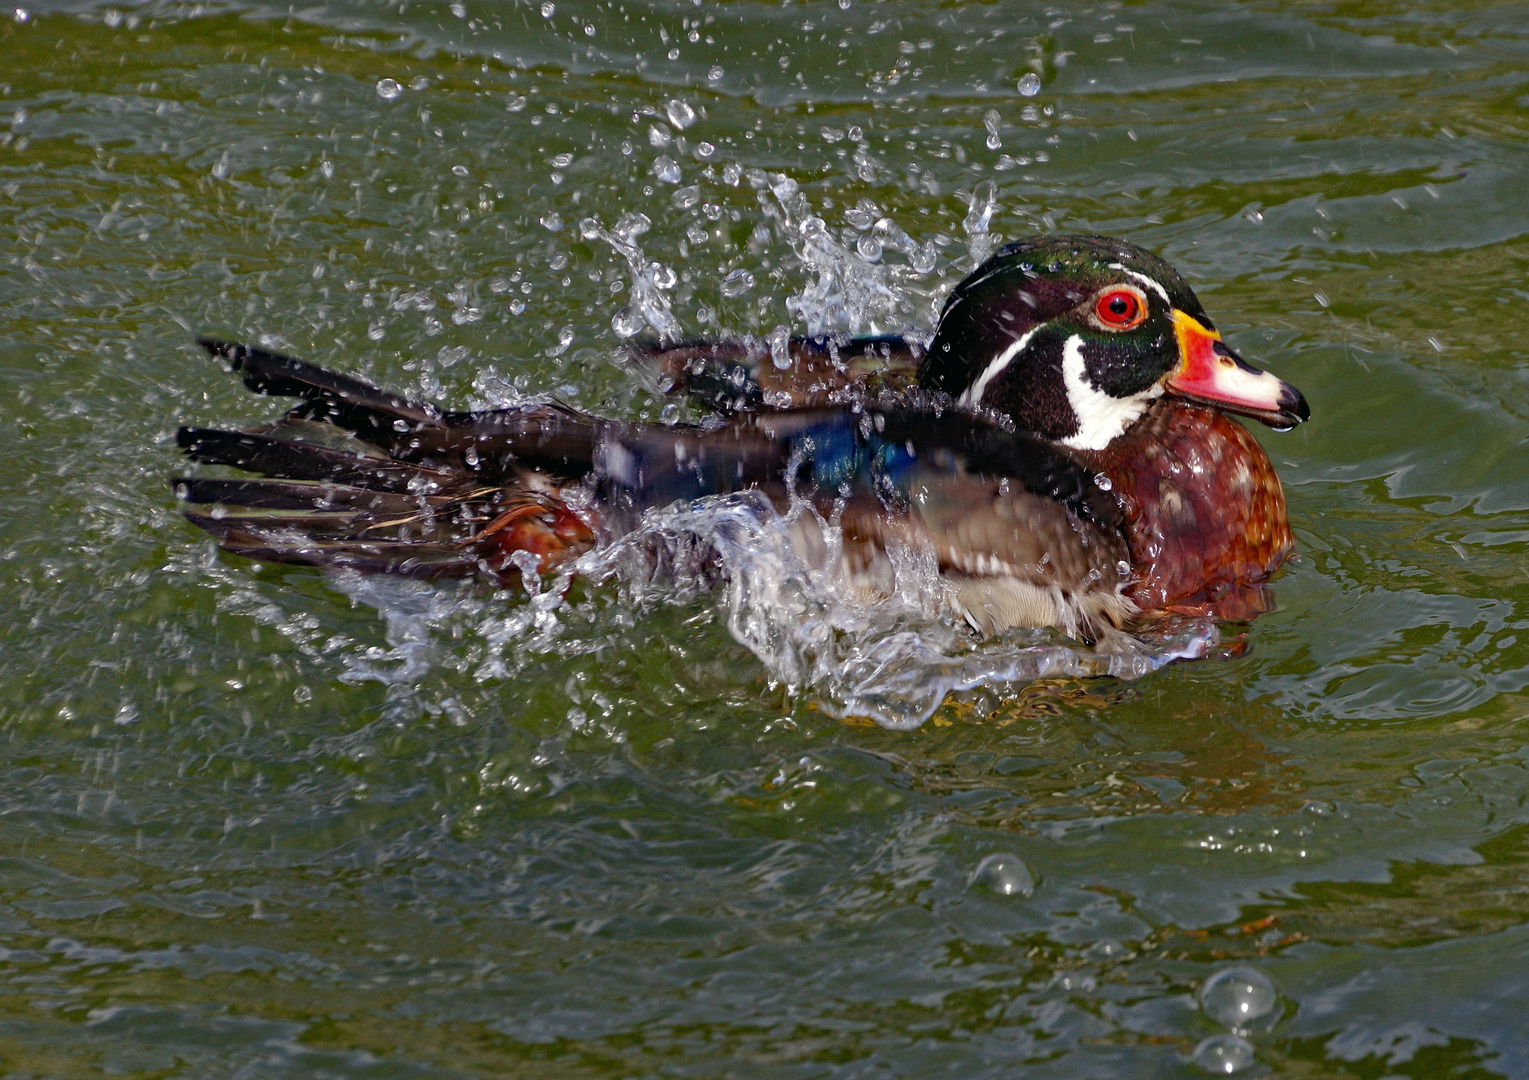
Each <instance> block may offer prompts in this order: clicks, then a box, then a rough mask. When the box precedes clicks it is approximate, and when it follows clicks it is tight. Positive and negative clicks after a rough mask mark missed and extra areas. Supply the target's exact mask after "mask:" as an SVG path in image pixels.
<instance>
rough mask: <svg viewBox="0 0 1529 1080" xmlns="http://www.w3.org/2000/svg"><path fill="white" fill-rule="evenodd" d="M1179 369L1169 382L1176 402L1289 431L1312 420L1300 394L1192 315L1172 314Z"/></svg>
mask: <svg viewBox="0 0 1529 1080" xmlns="http://www.w3.org/2000/svg"><path fill="white" fill-rule="evenodd" d="M1173 332H1174V336H1175V337H1177V338H1178V343H1179V366H1178V367H1177V368H1175V369H1174V370H1173V371H1172V372H1170V373H1169V375H1168V378H1167V379H1166V380H1165V382H1164V385H1165V386H1166V388H1167V390H1168V393H1169V394H1171V395H1172V396H1174V397H1178V398H1183V399H1184V400H1186V401H1193V402H1196V403H1197V404H1200V405H1208V406H1210V407H1211V408H1213V409H1220V410H1222V411H1223V412H1231V413H1237V414H1239V415H1241V416H1249V417H1252V418H1253V419H1254V420H1258V421H1261V422H1263V423H1265V424H1268V425H1269V426H1270V427H1272V428H1275V429H1276V430H1279V431H1288V430H1289V429H1291V428H1293V427H1295V425H1297V424H1299V423H1300V422H1301V421H1303V420H1306V419H1308V418H1309V417H1310V416H1311V409H1310V408H1309V407H1308V406H1307V404H1306V399H1305V398H1304V397H1303V396H1302V395H1301V392H1300V391H1299V390H1297V389H1296V388H1295V387H1293V386H1291V385H1290V384H1289V383H1287V382H1285V381H1284V380H1283V379H1279V378H1276V377H1275V376H1273V375H1271V374H1269V373H1268V372H1267V371H1264V370H1263V369H1261V368H1256V367H1254V366H1253V365H1252V364H1249V363H1248V362H1247V361H1245V360H1243V359H1242V357H1240V356H1238V355H1237V354H1236V353H1234V352H1233V351H1232V350H1231V349H1229V348H1227V347H1226V344H1225V343H1224V342H1222V340H1221V334H1220V333H1219V332H1217V331H1215V330H1210V329H1207V328H1206V327H1205V325H1204V324H1203V323H1201V322H1200V320H1198V319H1196V318H1195V317H1194V316H1193V315H1186V314H1184V312H1182V311H1174V313H1173Z"/></svg>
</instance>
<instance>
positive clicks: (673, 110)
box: [664, 98, 695, 131]
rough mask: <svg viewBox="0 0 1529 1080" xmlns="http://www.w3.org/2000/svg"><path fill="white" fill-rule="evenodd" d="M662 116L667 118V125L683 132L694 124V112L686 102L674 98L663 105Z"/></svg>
mask: <svg viewBox="0 0 1529 1080" xmlns="http://www.w3.org/2000/svg"><path fill="white" fill-rule="evenodd" d="M664 114H665V115H666V116H668V117H669V123H671V124H673V125H674V126H675V127H677V128H679V129H680V130H681V131H684V130H685V129H686V128H688V127H689V126H690V125H691V124H693V123H695V110H694V109H692V108H691V107H690V104H689V103H688V102H684V101H681V100H680V99H679V98H675V99H674V100H673V101H670V102H668V103H666V104H665V105H664Z"/></svg>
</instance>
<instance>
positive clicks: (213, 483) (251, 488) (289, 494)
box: [174, 476, 454, 515]
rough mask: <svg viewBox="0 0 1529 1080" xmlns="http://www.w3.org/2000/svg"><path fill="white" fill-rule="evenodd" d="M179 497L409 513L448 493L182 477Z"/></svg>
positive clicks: (444, 499)
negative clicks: (437, 493) (420, 495)
mask: <svg viewBox="0 0 1529 1080" xmlns="http://www.w3.org/2000/svg"><path fill="white" fill-rule="evenodd" d="M174 484H175V492H176V495H177V497H179V498H180V499H181V500H182V501H184V502H188V503H192V504H206V503H223V504H225V505H230V506H240V507H247V508H251V509H262V510H355V511H361V512H371V513H374V514H390V515H396V514H409V513H414V512H417V511H418V510H419V508H420V506H421V504H424V505H427V506H445V505H449V504H450V503H451V502H453V501H454V500H453V499H452V498H451V497H450V496H445V495H428V496H425V497H424V498H423V499H421V498H420V497H419V496H417V495H412V494H411V495H400V494H396V493H393V492H386V491H368V490H366V489H365V488H357V487H350V486H348V485H343V484H334V483H326V482H323V481H313V480H226V479H223V478H221V477H209V476H182V477H179V478H177V479H176V480H175V481H174Z"/></svg>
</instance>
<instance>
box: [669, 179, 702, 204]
mask: <svg viewBox="0 0 1529 1080" xmlns="http://www.w3.org/2000/svg"><path fill="white" fill-rule="evenodd" d="M673 201H674V205H675V206H678V207H679V208H680V209H681V210H689V209H690V208H691V207H692V206H694V205H695V204H696V203H698V202H700V201H701V189H700V187H698V186H697V185H695V184H691V185H690V186H688V187H682V188H680V189H679V190H678V191H676V192H675V193H674V200H673Z"/></svg>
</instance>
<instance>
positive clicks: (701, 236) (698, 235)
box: [685, 221, 711, 245]
mask: <svg viewBox="0 0 1529 1080" xmlns="http://www.w3.org/2000/svg"><path fill="white" fill-rule="evenodd" d="M685 239H686V240H689V241H690V243H691V244H693V245H694V244H704V243H706V241H707V240H710V239H711V234H710V233H709V232H707V231H706V226H705V225H702V224H701V223H700V222H699V221H697V222H696V223H695V224H694V225H692V226H690V228H688V229H686V230H685Z"/></svg>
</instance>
